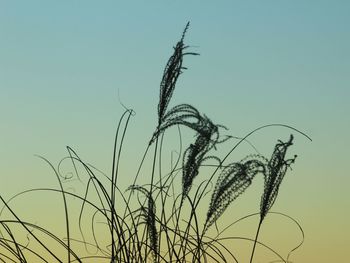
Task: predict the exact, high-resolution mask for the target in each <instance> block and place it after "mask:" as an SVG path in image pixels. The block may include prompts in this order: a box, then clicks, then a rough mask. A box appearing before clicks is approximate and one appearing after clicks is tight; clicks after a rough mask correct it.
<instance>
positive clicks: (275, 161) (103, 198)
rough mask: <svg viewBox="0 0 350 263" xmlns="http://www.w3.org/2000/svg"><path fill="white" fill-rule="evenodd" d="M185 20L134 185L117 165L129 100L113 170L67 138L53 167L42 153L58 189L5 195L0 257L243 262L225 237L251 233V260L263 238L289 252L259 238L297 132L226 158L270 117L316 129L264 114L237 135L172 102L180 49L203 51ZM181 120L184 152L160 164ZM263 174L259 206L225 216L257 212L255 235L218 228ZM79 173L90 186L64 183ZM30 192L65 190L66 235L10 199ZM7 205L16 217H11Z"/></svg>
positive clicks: (179, 69) (81, 180)
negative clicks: (266, 150) (269, 147)
mask: <svg viewBox="0 0 350 263" xmlns="http://www.w3.org/2000/svg"><path fill="white" fill-rule="evenodd" d="M188 27H189V24H187V25H186V27H185V30H184V32H183V34H182V36H181V38H180V40H179V41H178V42H177V44H176V45H175V47H174V51H173V54H172V56H171V57H170V58H169V60H168V62H167V64H166V66H165V69H164V72H163V77H162V80H161V83H160V96H159V103H158V111H157V115H158V122H157V125H156V127H155V131H154V133H153V134H152V136H151V137H150V140H149V142H148V143H147V147H146V150H145V152H144V155H143V158H142V160H141V161H140V163H139V166H138V169H137V172H136V175H135V177H134V179H133V180H132V182H130V183H131V185H130V186H129V187H128V188H127V189H126V190H125V189H124V190H125V191H123V189H120V188H119V187H118V180H119V179H120V177H123V176H124V175H123V174H120V160H121V156H122V154H123V149H124V147H125V145H124V141H125V135H126V134H127V129H128V125H129V121H130V119H131V117H132V116H133V113H134V112H133V110H132V109H127V108H125V111H124V113H123V114H122V116H121V118H120V120H119V123H118V126H117V129H116V134H115V140H114V145H113V157H112V165H111V166H112V169H111V172H110V174H109V175H106V174H104V173H102V172H101V171H100V170H98V169H97V168H96V167H94V166H92V165H90V164H89V163H86V162H84V161H83V160H82V159H81V158H80V157H79V155H78V154H77V152H76V151H74V150H73V149H72V148H70V147H67V152H68V156H67V157H65V158H63V159H62V161H61V162H60V163H59V164H58V166H57V167H55V166H54V165H52V164H51V163H50V162H49V161H48V160H47V159H45V158H44V157H40V158H41V159H43V161H45V162H46V163H47V164H48V165H49V167H50V168H51V169H52V171H53V172H54V174H55V176H56V178H57V183H58V188H57V189H54V188H40V189H30V190H27V191H24V192H22V193H19V194H17V195H16V196H15V197H13V198H11V199H10V200H5V199H4V198H3V197H2V196H0V199H1V201H2V203H3V204H4V206H3V209H2V211H1V214H0V261H1V262H130V263H131V262H238V259H237V254H234V253H233V252H232V248H231V246H232V244H231V245H230V242H229V241H232V240H242V241H249V242H251V244H252V252H251V256H250V262H251V263H252V262H254V254H255V248H256V246H257V245H259V246H261V247H263V248H264V249H266V250H267V251H269V252H270V253H272V254H274V256H275V259H276V261H274V262H289V256H290V254H291V253H290V254H289V255H288V256H287V257H286V258H284V257H282V256H281V255H280V254H278V253H277V252H276V251H275V250H273V249H272V248H270V247H269V246H267V245H266V244H264V243H262V242H261V241H259V240H258V237H259V232H260V229H261V226H262V223H263V221H264V219H265V217H266V216H267V215H268V214H269V213H270V209H271V207H272V206H273V204H274V202H275V200H276V198H277V194H278V191H279V189H280V185H281V183H282V180H283V178H284V176H285V174H286V172H287V170H288V168H289V167H290V166H291V165H292V164H294V161H295V157H296V156H295V157H293V158H287V157H286V156H287V150H289V147H290V146H292V144H293V139H294V137H293V135H291V136H290V138H289V140H287V141H286V142H283V141H278V142H277V144H276V145H275V147H274V150H273V152H272V155H271V156H270V157H265V156H263V155H261V154H256V153H254V154H251V155H249V156H247V157H245V158H243V159H242V160H241V161H231V162H230V161H229V158H230V155H231V153H232V152H233V151H235V150H236V149H237V147H238V146H239V145H240V144H241V143H244V142H248V140H247V139H248V137H249V136H251V135H252V134H253V133H256V132H258V131H259V130H261V129H265V128H268V127H275V126H282V127H285V128H287V129H290V130H291V131H293V132H295V133H299V134H301V135H303V136H305V137H307V138H308V139H310V138H309V137H308V136H307V135H305V134H304V133H302V132H300V131H299V130H297V129H295V128H293V127H290V126H288V125H284V124H268V125H265V126H262V127H258V128H257V129H255V130H253V131H251V132H250V133H248V134H247V135H246V136H244V137H243V138H238V139H237V137H234V136H230V135H222V132H223V131H225V132H226V130H227V128H226V127H225V126H223V125H219V124H215V123H214V122H213V121H212V120H211V119H210V118H208V117H207V116H206V115H204V114H201V113H200V111H198V110H197V109H196V108H195V107H193V106H192V105H189V104H177V105H175V106H173V107H170V104H171V103H170V102H171V100H172V96H173V93H174V90H175V87H176V82H177V80H178V78H179V76H180V75H181V73H182V72H183V71H184V70H185V69H186V68H185V67H184V66H183V59H184V58H185V57H186V56H189V55H192V56H196V55H198V54H197V53H194V52H190V51H189V46H187V45H185V44H184V38H185V34H186V31H187V30H188ZM175 128H177V131H178V134H179V137H178V138H179V144H180V149H179V151H178V152H179V154H178V155H177V157H176V158H175V159H174V160H172V165H171V168H170V169H169V170H168V171H167V172H163V171H164V170H165V169H164V167H163V166H164V161H163V155H164V153H163V151H164V149H163V145H164V140H165V137H166V136H165V134H166V132H167V131H168V130H169V129H175ZM184 130H189V132H191V133H193V134H194V140H193V141H192V143H190V144H189V145H187V146H186V147H183V141H182V133H183V131H184ZM310 140H311V139H310ZM231 141H235V143H234V146H233V147H232V148H231V150H230V151H229V152H228V153H227V154H226V155H224V156H223V157H221V158H220V157H219V156H218V154H217V153H218V149H219V148H220V146H221V144H227V143H229V142H231ZM152 151H153V152H152ZM147 156H151V162H152V163H151V166H150V167H151V169H150V170H149V171H147V172H143V174H146V176H148V178H149V183H147V184H139V175H140V174H141V171H142V168H143V166H144V165H145V162H146V160H147V158H146V157H147ZM67 162H69V163H70V165H71V167H72V169H73V171H74V173H73V174H72V175H71V176H70V177H67V176H63V175H62V173H61V167H62V165H63V163H64V164H66V163H67ZM204 170H205V171H207V172H206V173H205V174H207V175H208V176H207V177H205V175H204ZM208 171H209V174H208ZM199 174H201V175H199ZM258 174H260V175H262V176H263V177H264V190H263V194H262V197H261V201H260V212H259V213H256V214H252V215H248V216H246V217H244V218H241V219H239V220H237V221H235V222H232V224H231V225H230V226H229V227H231V226H233V225H234V224H236V223H238V222H239V221H242V220H245V219H247V218H249V217H253V216H254V217H256V216H259V217H260V220H259V224H258V227H257V232H256V236H255V238H250V237H237V236H227V235H225V233H226V232H227V229H228V228H229V227H227V228H225V229H224V230H221V231H219V228H218V225H219V224H220V217H221V216H222V215H223V214H224V213H225V212H226V211H227V209H229V207H230V205H231V204H232V203H233V202H235V201H236V200H237V198H238V197H239V196H241V195H242V194H244V192H245V191H246V190H247V189H248V188H249V187H250V186H251V184H252V183H253V181H254V179H255V178H256V176H257V175H258ZM83 175H84V177H83ZM143 176H145V175H143ZM73 179H74V180H76V181H78V182H79V183H80V184H81V185H83V186H84V190H83V191H82V192H81V193H76V192H75V191H71V190H69V187H67V184H68V183H69V182H70V180H73ZM68 185H69V184H68ZM178 189H180V190H178ZM33 192H42V194H48V193H56V194H59V195H60V196H61V198H62V203H63V207H64V210H63V212H64V223H65V233H64V235H65V238H60V237H59V236H58V235H57V234H54V231H50V230H49V229H46V228H44V227H41V226H39V225H38V224H35V223H31V222H27V221H25V220H23V219H22V218H20V217H19V216H18V214H17V213H16V212H15V210H14V209H13V208H12V207H11V206H10V202H11V201H12V200H13V199H14V198H17V197H18V196H20V195H25V194H30V193H33ZM72 202H74V203H75V204H77V207H78V211H79V212H78V215H77V216H75V215H74V213H72V208H71V203H72ZM203 207H207V208H206V211H203ZM52 209H54V210H55V209H56V208H54V207H53V208H52ZM5 211H7V213H9V214H10V217H8V218H5V216H4V214H5ZM279 215H280V216H283V217H286V218H288V219H289V220H291V221H292V222H294V223H295V224H296V225H297V226H298V227H299V229H300V231H301V233H302V234H303V231H302V228H301V227H300V225H299V223H298V222H297V221H296V220H294V219H293V218H291V217H289V216H288V215H285V214H281V213H280V214H279ZM86 224H88V225H89V227H86ZM20 233H21V234H20ZM213 233H214V234H213ZM301 243H302V242H301ZM300 245H301V244H300ZM300 245H298V246H297V247H296V248H298V247H299V246H300ZM296 248H295V249H296ZM295 249H292V250H291V252H292V251H294V250H295ZM245 262H248V259H247V260H246V261H245Z"/></svg>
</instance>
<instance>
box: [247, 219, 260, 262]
mask: <svg viewBox="0 0 350 263" xmlns="http://www.w3.org/2000/svg"><path fill="white" fill-rule="evenodd" d="M262 222H263V219H260V221H259V225H258V229H257V230H256V235H255V239H254V246H253V250H252V255H251V256H250V263H252V262H253V257H254V252H255V247H256V242H257V241H258V236H259V232H260V227H261V224H262Z"/></svg>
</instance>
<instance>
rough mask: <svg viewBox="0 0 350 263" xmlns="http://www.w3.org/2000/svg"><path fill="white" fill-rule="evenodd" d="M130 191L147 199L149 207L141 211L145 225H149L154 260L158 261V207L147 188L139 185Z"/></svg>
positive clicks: (142, 208)
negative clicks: (137, 192) (136, 192)
mask: <svg viewBox="0 0 350 263" xmlns="http://www.w3.org/2000/svg"><path fill="white" fill-rule="evenodd" d="M128 190H131V191H135V190H136V191H139V192H141V193H142V194H144V195H145V196H146V198H147V201H148V202H147V203H148V206H147V208H146V207H143V206H141V208H140V211H141V212H142V214H141V215H142V216H143V218H144V223H145V224H146V225H147V232H148V236H149V239H150V247H151V250H152V253H153V259H154V260H155V261H156V258H157V254H158V252H157V251H158V232H157V228H156V205H155V202H154V200H153V197H152V195H151V193H150V191H148V190H147V189H146V188H145V187H143V186H139V185H131V186H129V188H128Z"/></svg>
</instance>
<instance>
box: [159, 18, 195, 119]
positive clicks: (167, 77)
mask: <svg viewBox="0 0 350 263" xmlns="http://www.w3.org/2000/svg"><path fill="white" fill-rule="evenodd" d="M188 27H189V23H187V25H186V27H185V29H184V31H183V33H182V36H181V39H180V41H179V42H177V44H176V46H175V47H174V53H173V55H172V56H171V57H170V58H169V60H168V62H167V64H166V66H165V69H164V72H163V77H162V80H161V82H160V95H159V104H158V125H160V124H161V123H162V121H163V117H164V114H165V113H166V110H167V107H168V105H169V101H170V99H171V97H172V95H173V92H174V89H175V86H176V81H177V79H178V77H179V75H180V74H181V73H182V69H184V67H183V66H182V61H183V56H184V55H198V54H197V53H192V52H187V53H183V50H184V49H185V48H187V46H185V45H184V43H183V41H184V38H185V34H186V31H187V29H188Z"/></svg>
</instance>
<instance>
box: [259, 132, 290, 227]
mask: <svg viewBox="0 0 350 263" xmlns="http://www.w3.org/2000/svg"><path fill="white" fill-rule="evenodd" d="M292 141H293V135H290V139H289V141H288V142H285V143H284V142H282V141H279V142H278V143H277V144H276V146H275V149H274V151H273V153H272V156H271V159H270V160H269V162H268V164H267V169H266V172H265V174H264V179H265V182H264V193H263V195H262V197H261V203H260V219H261V221H262V220H263V219H264V218H265V216H266V214H267V213H268V211H269V210H270V209H271V207H272V205H273V204H274V202H275V200H276V197H277V194H278V190H279V187H280V185H281V183H282V180H283V178H284V175H285V174H286V171H287V168H288V167H290V165H291V164H292V163H294V161H295V158H296V156H294V158H292V159H287V160H285V156H286V152H287V149H288V147H289V146H291V145H292V144H293V143H292Z"/></svg>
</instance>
